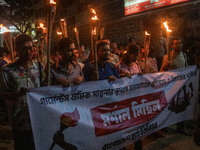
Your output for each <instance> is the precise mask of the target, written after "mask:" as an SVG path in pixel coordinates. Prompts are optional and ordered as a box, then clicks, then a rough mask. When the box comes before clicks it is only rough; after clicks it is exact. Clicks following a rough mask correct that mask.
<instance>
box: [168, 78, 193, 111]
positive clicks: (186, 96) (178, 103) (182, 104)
mask: <svg viewBox="0 0 200 150" xmlns="http://www.w3.org/2000/svg"><path fill="white" fill-rule="evenodd" d="M187 89H188V90H189V91H188V93H187ZM193 92H194V88H193V83H192V82H190V83H189V85H188V86H186V85H184V86H183V87H182V88H181V89H180V90H179V91H178V93H177V94H176V95H175V96H174V97H173V98H172V100H171V102H170V106H169V107H168V109H169V110H171V111H173V112H175V113H180V112H183V111H185V110H186V108H187V106H189V105H190V101H191V100H192V97H193V96H194V93H193Z"/></svg>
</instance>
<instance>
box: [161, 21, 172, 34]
mask: <svg viewBox="0 0 200 150" xmlns="http://www.w3.org/2000/svg"><path fill="white" fill-rule="evenodd" d="M163 24H164V26H165V28H166V30H167V32H172V30H169V27H168V25H167V22H164V23H163Z"/></svg>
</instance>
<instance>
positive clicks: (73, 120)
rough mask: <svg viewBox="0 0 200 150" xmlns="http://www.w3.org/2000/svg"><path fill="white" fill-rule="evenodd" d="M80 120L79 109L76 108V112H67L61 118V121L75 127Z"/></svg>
mask: <svg viewBox="0 0 200 150" xmlns="http://www.w3.org/2000/svg"><path fill="white" fill-rule="evenodd" d="M79 120H80V114H79V112H78V109H77V108H75V110H74V112H71V113H70V112H65V113H63V114H62V116H61V118H60V122H61V123H62V124H64V125H66V126H68V127H75V126H76V125H77V124H78V121H79Z"/></svg>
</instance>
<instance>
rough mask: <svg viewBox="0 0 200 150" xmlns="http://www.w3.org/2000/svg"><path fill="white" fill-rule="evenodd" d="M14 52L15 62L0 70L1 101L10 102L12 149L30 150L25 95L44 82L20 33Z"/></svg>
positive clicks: (30, 46) (28, 42)
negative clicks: (11, 109)
mask: <svg viewBox="0 0 200 150" xmlns="http://www.w3.org/2000/svg"><path fill="white" fill-rule="evenodd" d="M15 50H16V52H18V56H19V59H17V60H16V61H14V62H12V63H9V64H7V65H5V66H4V67H3V68H2V70H1V75H2V76H1V81H2V83H1V87H2V89H1V93H0V97H1V98H2V99H8V100H10V101H12V105H13V116H12V129H13V139H14V148H15V150H34V149H35V147H34V140H33V134H32V128H31V123H30V117H29V111H28V103H27V98H26V92H28V91H29V90H28V88H35V87H40V85H41V84H42V82H43V81H44V80H43V79H44V74H43V73H44V71H43V67H42V66H41V67H39V66H38V63H35V62H34V61H32V50H33V43H32V38H31V37H30V36H28V35H26V34H20V35H18V36H17V37H16V38H15Z"/></svg>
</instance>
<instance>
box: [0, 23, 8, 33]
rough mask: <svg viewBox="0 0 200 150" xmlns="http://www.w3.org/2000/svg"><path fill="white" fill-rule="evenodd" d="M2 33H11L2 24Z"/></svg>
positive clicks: (0, 26) (0, 25)
mask: <svg viewBox="0 0 200 150" xmlns="http://www.w3.org/2000/svg"><path fill="white" fill-rule="evenodd" d="M0 28H1V32H9V30H8V29H7V28H6V27H4V26H3V24H0Z"/></svg>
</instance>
